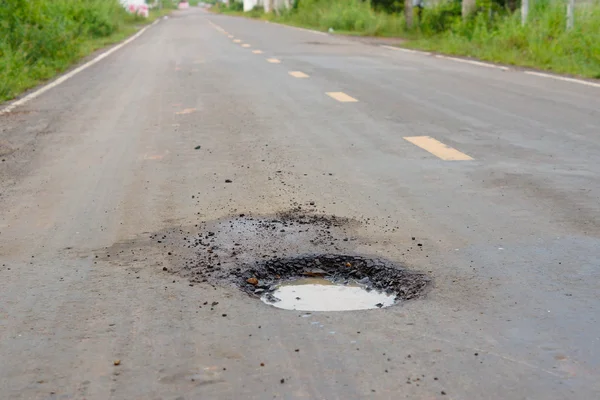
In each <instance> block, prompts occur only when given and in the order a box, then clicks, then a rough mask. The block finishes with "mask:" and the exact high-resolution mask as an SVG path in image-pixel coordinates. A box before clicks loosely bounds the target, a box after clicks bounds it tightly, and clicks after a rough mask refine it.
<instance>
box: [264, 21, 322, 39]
mask: <svg viewBox="0 0 600 400" xmlns="http://www.w3.org/2000/svg"><path fill="white" fill-rule="evenodd" d="M265 24H273V25H279V26H285V27H286V28H292V29H298V30H300V31H305V32H310V33H314V34H315V35H322V36H329V34H328V33H325V32H321V31H315V30H312V29H306V28H300V27H297V26H292V25H286V24H280V23H279V22H271V21H265Z"/></svg>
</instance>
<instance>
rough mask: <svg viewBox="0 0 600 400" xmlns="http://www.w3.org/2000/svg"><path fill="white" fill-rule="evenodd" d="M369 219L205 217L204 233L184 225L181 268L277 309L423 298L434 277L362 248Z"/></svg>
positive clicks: (195, 278)
mask: <svg viewBox="0 0 600 400" xmlns="http://www.w3.org/2000/svg"><path fill="white" fill-rule="evenodd" d="M368 224H371V222H370V221H368V220H362V221H361V220H356V219H347V218H340V217H336V216H330V215H323V214H314V213H311V212H305V211H304V210H301V209H300V207H298V208H297V209H294V210H292V211H288V212H285V213H279V214H277V215H274V216H252V215H246V214H238V216H236V217H232V218H231V217H230V218H224V219H221V220H217V221H211V222H206V223H203V224H202V226H199V227H198V228H200V229H199V231H200V232H199V233H198V234H190V235H186V234H185V233H184V232H183V231H182V232H181V234H183V235H184V236H185V237H184V241H185V243H187V246H186V247H189V248H190V249H192V253H193V256H192V257H190V258H189V259H188V260H187V261H186V262H185V265H183V266H182V268H181V269H180V270H179V271H173V272H178V273H180V274H182V275H183V276H186V277H188V278H189V279H190V281H191V283H192V284H195V283H200V284H209V285H212V286H214V287H216V286H217V285H230V284H233V285H235V286H237V287H238V288H240V289H241V290H242V291H244V292H246V293H247V294H249V295H250V296H252V297H254V298H256V299H257V300H258V299H261V298H262V299H263V300H264V301H266V302H268V303H269V304H272V305H273V306H275V307H280V308H286V309H296V310H303V311H318V310H323V311H333V310H348V309H353V310H356V309H367V308H378V307H387V306H390V305H392V304H397V303H399V302H403V301H406V300H411V299H416V298H419V297H421V296H422V295H423V294H424V293H425V291H426V290H427V288H428V287H429V282H430V279H429V277H428V276H427V275H425V274H423V273H420V272H416V271H412V270H409V269H407V268H406V267H404V266H403V265H401V264H399V263H395V262H393V261H390V260H388V259H385V258H380V257H373V256H363V255H358V254H356V252H357V250H359V249H361V248H363V249H365V248H368V246H369V245H370V243H369V242H368V238H364V237H363V236H362V235H361V232H363V229H362V227H363V226H366V225H368ZM390 229H397V227H393V228H390ZM188 234H189V232H188ZM154 238H155V239H156V240H157V242H159V243H160V242H161V241H162V240H164V236H163V237H158V236H155V237H154ZM413 240H414V239H413ZM161 244H162V243H161ZM411 248H412V247H411ZM417 248H418V249H419V250H418V251H423V247H422V246H420V245H419V246H418V247H417ZM407 251H408V250H407ZM169 254H170V253H169ZM306 279H319V281H318V282H317V281H315V280H312V281H306ZM308 282H310V283H308ZM290 285H296V287H295V288H294V289H291V288H290ZM298 286H302V287H298ZM294 291H296V292H295V293H296V295H295V296H292V295H293V294H294ZM288 294H289V296H288ZM336 296H337V299H336ZM288 297H290V301H289V302H288V301H287V300H288ZM296 297H299V298H300V300H301V301H300V300H298V299H296ZM275 299H279V301H274V300H275ZM275 303H277V304H275Z"/></svg>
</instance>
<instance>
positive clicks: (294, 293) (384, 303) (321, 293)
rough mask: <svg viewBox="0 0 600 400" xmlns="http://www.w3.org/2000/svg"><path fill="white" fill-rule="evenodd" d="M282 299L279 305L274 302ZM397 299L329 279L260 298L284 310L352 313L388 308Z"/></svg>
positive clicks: (304, 281)
mask: <svg viewBox="0 0 600 400" xmlns="http://www.w3.org/2000/svg"><path fill="white" fill-rule="evenodd" d="M276 299H279V300H278V301H273V300H276ZM395 299H396V296H395V295H393V294H392V295H388V294H386V293H384V292H379V291H377V290H366V289H365V287H363V286H361V285H359V284H357V283H351V284H348V285H341V284H336V283H333V282H331V281H329V280H327V279H319V278H308V279H299V280H294V281H291V282H288V283H284V284H282V285H280V286H279V287H278V288H277V289H276V290H275V291H273V292H272V293H269V294H266V295H264V296H262V297H261V300H262V301H263V302H264V303H266V304H269V305H272V306H274V307H277V308H282V309H284V310H298V311H350V310H369V309H373V308H382V307H389V306H391V305H393V304H394V301H395Z"/></svg>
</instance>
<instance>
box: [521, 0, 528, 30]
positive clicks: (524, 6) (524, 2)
mask: <svg viewBox="0 0 600 400" xmlns="http://www.w3.org/2000/svg"><path fill="white" fill-rule="evenodd" d="M528 14H529V0H521V25H523V26H525V24H526V23H527V15H528Z"/></svg>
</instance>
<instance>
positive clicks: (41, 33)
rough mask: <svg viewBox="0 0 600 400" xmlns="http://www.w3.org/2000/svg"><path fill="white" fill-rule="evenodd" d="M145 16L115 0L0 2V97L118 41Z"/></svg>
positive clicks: (8, 96)
mask: <svg viewBox="0 0 600 400" xmlns="http://www.w3.org/2000/svg"><path fill="white" fill-rule="evenodd" d="M169 11H170V10H168V9H165V8H163V9H162V10H161V11H158V10H156V11H152V13H151V16H150V18H148V19H145V18H141V17H137V16H134V15H130V14H128V13H127V12H125V10H124V9H123V7H122V6H121V5H120V4H119V2H118V0H11V1H9V2H2V3H0V102H2V101H6V100H10V99H12V98H14V97H16V96H18V95H19V94H20V93H22V92H23V91H25V90H27V89H29V88H31V87H34V86H36V85H38V84H39V83H41V82H43V81H45V80H48V79H50V78H52V77H54V76H55V75H56V74H59V73H61V72H63V71H65V70H66V69H68V68H69V67H70V66H71V65H73V64H74V63H75V62H77V61H78V60H79V59H81V58H82V57H85V56H87V55H89V54H91V53H92V52H94V51H95V50H97V49H99V48H102V47H104V46H107V45H110V44H113V43H116V42H119V41H121V40H123V39H124V38H126V37H127V36H129V35H131V34H133V33H134V32H136V31H137V30H138V29H139V28H140V27H141V26H142V25H144V24H147V23H150V22H152V21H154V20H155V19H156V18H158V17H160V16H162V15H164V14H166V13H168V12H169Z"/></svg>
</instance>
